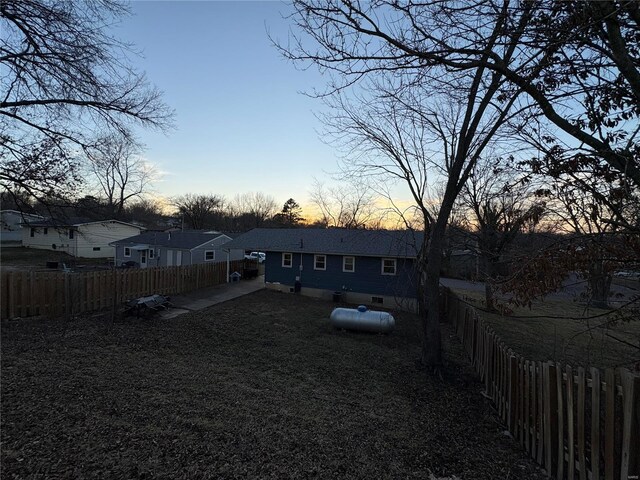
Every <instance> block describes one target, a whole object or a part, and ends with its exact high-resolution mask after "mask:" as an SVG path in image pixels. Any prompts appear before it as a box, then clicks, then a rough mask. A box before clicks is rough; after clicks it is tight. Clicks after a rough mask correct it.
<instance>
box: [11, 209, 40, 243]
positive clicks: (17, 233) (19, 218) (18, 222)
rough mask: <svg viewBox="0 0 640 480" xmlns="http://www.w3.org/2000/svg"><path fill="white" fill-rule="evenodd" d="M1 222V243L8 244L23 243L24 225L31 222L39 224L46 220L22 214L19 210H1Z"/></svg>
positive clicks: (37, 216) (38, 216)
mask: <svg viewBox="0 0 640 480" xmlns="http://www.w3.org/2000/svg"><path fill="white" fill-rule="evenodd" d="M0 219H1V220H0V221H1V224H2V228H1V229H0V242H2V243H4V244H6V243H16V244H20V243H22V224H23V223H30V222H38V221H41V220H43V219H44V217H42V216H40V215H32V214H30V213H22V212H20V211H18V210H0Z"/></svg>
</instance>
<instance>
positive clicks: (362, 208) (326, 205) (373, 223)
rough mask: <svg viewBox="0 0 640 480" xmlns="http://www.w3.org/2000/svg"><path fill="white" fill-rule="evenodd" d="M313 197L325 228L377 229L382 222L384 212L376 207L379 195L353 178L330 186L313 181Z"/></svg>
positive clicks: (312, 200)
mask: <svg viewBox="0 0 640 480" xmlns="http://www.w3.org/2000/svg"><path fill="white" fill-rule="evenodd" d="M310 197H311V203H313V204H314V205H315V206H316V208H317V209H318V212H319V213H320V218H319V221H320V222H321V223H322V224H323V225H325V226H326V227H337V228H375V227H378V226H380V225H381V224H382V223H383V220H384V216H385V212H384V211H383V210H382V209H381V208H380V207H378V206H377V205H376V201H377V199H378V195H377V194H376V193H375V191H373V190H372V189H371V187H370V186H369V185H367V184H366V183H365V182H363V181H361V180H357V179H355V178H352V179H351V180H350V181H342V182H339V183H337V184H335V185H333V186H330V187H327V186H325V185H324V183H322V182H320V181H318V180H317V179H314V183H313V187H312V190H311V192H310Z"/></svg>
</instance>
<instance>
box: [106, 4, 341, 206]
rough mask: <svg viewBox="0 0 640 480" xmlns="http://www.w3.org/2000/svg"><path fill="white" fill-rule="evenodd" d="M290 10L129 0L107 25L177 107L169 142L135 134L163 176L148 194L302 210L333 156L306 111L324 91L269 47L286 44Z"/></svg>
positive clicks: (315, 76)
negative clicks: (264, 197)
mask: <svg viewBox="0 0 640 480" xmlns="http://www.w3.org/2000/svg"><path fill="white" fill-rule="evenodd" d="M287 9H288V6H287V5H286V4H284V3H280V2H277V1H190V2H187V1H134V2H132V3H131V10H132V13H133V15H131V16H130V17H127V18H126V19H125V20H124V21H123V22H122V23H121V24H120V25H118V26H116V27H114V33H115V35H116V36H118V37H119V38H120V39H121V40H123V41H127V42H131V43H133V44H134V46H135V49H136V50H137V51H139V52H140V54H141V55H140V57H137V56H134V57H132V58H131V61H132V63H133V64H134V65H135V66H136V68H138V69H139V70H140V71H144V72H145V73H146V75H147V76H148V79H149V80H150V82H151V83H153V84H154V85H155V86H156V87H158V88H159V89H160V90H162V91H163V92H164V100H165V102H166V103H167V104H168V105H169V106H170V107H171V108H173V109H175V125H176V128H175V130H173V131H172V132H170V133H169V135H164V134H163V133H161V132H154V131H140V139H141V140H142V142H143V143H144V144H145V145H146V147H147V150H146V153H145V157H146V158H147V159H148V160H149V161H150V162H151V163H152V164H154V165H155V166H156V167H157V168H158V169H159V170H160V172H162V175H161V178H160V181H158V182H156V184H155V193H156V194H157V195H160V196H164V197H172V196H176V195H182V194H185V193H213V194H221V195H224V196H225V197H227V198H228V199H231V198H233V196H234V195H236V194H238V193H244V192H255V191H262V192H264V193H267V194H270V195H272V196H273V197H274V198H275V199H276V200H277V202H278V203H279V204H283V203H284V202H285V201H286V200H287V199H288V198H290V197H293V198H294V199H295V200H297V201H298V202H299V203H300V204H301V205H303V206H304V205H305V204H307V203H308V197H309V190H310V189H311V185H312V182H313V177H316V178H318V179H324V178H327V175H326V174H325V173H324V172H334V171H336V168H337V163H336V162H337V152H336V150H335V149H334V148H332V147H330V146H328V145H326V144H325V143H323V142H322V141H321V140H320V138H319V131H320V130H321V129H322V125H321V123H320V122H319V121H318V120H317V118H316V117H315V115H314V112H315V113H317V112H319V111H321V110H322V108H323V104H322V102H321V101H320V100H318V99H314V98H309V97H308V96H306V95H304V94H303V93H302V92H304V91H306V92H310V91H312V90H313V88H314V87H316V88H320V89H322V88H323V87H324V86H325V85H326V79H325V78H323V77H322V75H321V74H320V73H319V72H318V71H317V70H316V69H315V68H310V69H308V70H306V71H302V70H300V69H298V68H296V66H294V65H293V64H292V63H291V62H289V61H287V60H286V59H284V58H283V57H282V55H281V54H280V53H279V52H278V51H277V49H276V48H275V47H274V46H273V45H272V44H271V40H270V39H269V36H268V32H269V33H270V34H271V35H272V36H273V37H275V38H277V39H281V40H286V38H287V35H288V32H289V27H290V22H289V21H288V20H286V19H283V18H282V15H283V14H286V12H287Z"/></svg>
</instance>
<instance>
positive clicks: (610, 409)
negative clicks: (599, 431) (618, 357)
mask: <svg viewBox="0 0 640 480" xmlns="http://www.w3.org/2000/svg"><path fill="white" fill-rule="evenodd" d="M604 381H605V383H606V398H605V402H606V418H605V422H604V478H605V479H606V480H613V478H614V475H615V459H614V445H615V431H614V428H615V408H616V404H615V397H616V376H615V372H614V370H613V369H612V368H608V369H607V370H605V372H604Z"/></svg>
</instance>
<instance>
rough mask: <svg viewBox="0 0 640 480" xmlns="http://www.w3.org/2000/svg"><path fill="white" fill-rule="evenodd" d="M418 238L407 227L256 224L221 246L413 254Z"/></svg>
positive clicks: (303, 251)
mask: <svg viewBox="0 0 640 480" xmlns="http://www.w3.org/2000/svg"><path fill="white" fill-rule="evenodd" d="M422 238H423V234H422V233H420V232H413V231H409V230H402V231H399V230H347V229H342V228H328V229H324V228H256V229H254V230H251V231H249V232H247V233H244V234H242V235H239V236H238V237H236V238H235V239H234V240H232V241H231V242H229V243H227V244H225V248H242V249H244V250H253V251H261V252H302V253H324V254H335V255H361V256H372V257H407V258H413V257H416V256H417V253H416V252H417V247H418V248H419V246H420V244H421V242H422Z"/></svg>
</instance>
